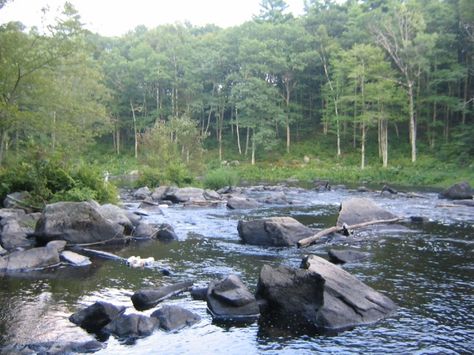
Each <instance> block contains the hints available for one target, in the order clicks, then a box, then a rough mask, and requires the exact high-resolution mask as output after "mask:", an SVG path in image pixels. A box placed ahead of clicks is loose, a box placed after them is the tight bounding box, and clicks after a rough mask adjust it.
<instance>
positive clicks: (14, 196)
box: [3, 191, 31, 210]
mask: <svg viewBox="0 0 474 355" xmlns="http://www.w3.org/2000/svg"><path fill="white" fill-rule="evenodd" d="M30 198H31V194H30V193H29V192H27V191H22V192H13V193H11V194H8V195H7V196H6V197H5V199H4V200H3V207H5V208H19V209H26V210H29V208H28V207H27V206H28V205H29V203H28V202H27V201H28V199H30Z"/></svg>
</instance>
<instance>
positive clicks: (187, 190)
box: [164, 187, 205, 203]
mask: <svg viewBox="0 0 474 355" xmlns="http://www.w3.org/2000/svg"><path fill="white" fill-rule="evenodd" d="M164 199H165V200H170V201H172V202H173V203H183V202H189V201H193V200H197V201H202V200H204V199H205V198H204V190H203V189H199V188H196V187H183V188H174V189H171V188H170V189H169V190H168V191H167V192H166V194H165V197H164Z"/></svg>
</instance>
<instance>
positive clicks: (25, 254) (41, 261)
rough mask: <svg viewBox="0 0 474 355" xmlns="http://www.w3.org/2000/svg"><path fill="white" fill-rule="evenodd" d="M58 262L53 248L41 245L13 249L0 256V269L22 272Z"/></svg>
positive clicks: (57, 254) (46, 266) (57, 255)
mask: <svg viewBox="0 0 474 355" xmlns="http://www.w3.org/2000/svg"><path fill="white" fill-rule="evenodd" d="M58 264H59V253H58V251H57V250H56V249H55V248H48V247H41V248H33V249H29V250H21V251H15V252H13V253H11V254H8V255H6V256H5V257H3V258H0V269H3V270H4V271H6V272H23V271H31V270H37V269H44V268H48V267H52V266H55V265H58Z"/></svg>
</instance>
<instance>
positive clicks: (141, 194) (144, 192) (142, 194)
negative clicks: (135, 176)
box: [133, 186, 151, 200]
mask: <svg viewBox="0 0 474 355" xmlns="http://www.w3.org/2000/svg"><path fill="white" fill-rule="evenodd" d="M150 196H151V191H150V189H149V188H148V187H147V186H145V187H141V188H139V189H138V190H136V191H135V192H134V193H133V197H134V198H136V199H138V200H144V199H146V198H147V197H150Z"/></svg>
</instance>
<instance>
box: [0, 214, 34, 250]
mask: <svg viewBox="0 0 474 355" xmlns="http://www.w3.org/2000/svg"><path fill="white" fill-rule="evenodd" d="M39 216H40V214H38V213H31V214H26V213H25V212H24V211H23V210H20V209H2V210H0V230H1V233H0V237H1V238H0V240H1V244H2V246H3V247H4V248H5V249H6V250H9V251H13V250H17V249H24V248H32V247H33V246H35V241H34V239H31V238H28V235H29V234H31V233H32V232H33V230H34V226H35V224H36V222H37V221H38V219H39Z"/></svg>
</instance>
